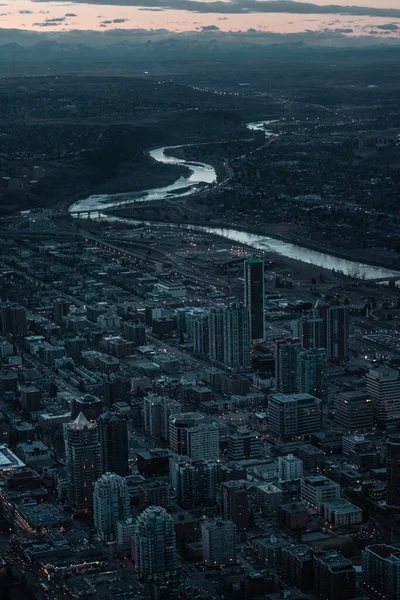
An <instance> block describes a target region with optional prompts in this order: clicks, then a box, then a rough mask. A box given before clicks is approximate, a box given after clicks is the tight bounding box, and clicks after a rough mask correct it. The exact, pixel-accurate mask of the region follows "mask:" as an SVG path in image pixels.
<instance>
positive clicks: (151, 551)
mask: <svg viewBox="0 0 400 600" xmlns="http://www.w3.org/2000/svg"><path fill="white" fill-rule="evenodd" d="M132 558H133V561H134V563H135V569H136V572H137V574H138V576H139V578H140V579H142V580H143V581H145V582H152V581H164V580H165V579H166V578H168V577H171V576H173V575H175V574H176V571H177V555H176V535H175V527H174V522H173V520H172V517H170V516H169V514H168V513H167V512H166V510H165V509H164V508H161V507H160V506H150V507H149V508H147V509H146V510H145V511H143V512H142V513H141V514H140V515H139V516H138V518H137V520H136V527H135V532H134V534H133V539H132Z"/></svg>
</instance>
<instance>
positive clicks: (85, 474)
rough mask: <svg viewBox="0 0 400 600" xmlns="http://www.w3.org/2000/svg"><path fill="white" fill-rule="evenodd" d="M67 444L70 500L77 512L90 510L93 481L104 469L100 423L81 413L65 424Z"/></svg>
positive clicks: (68, 497) (68, 496)
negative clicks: (102, 467) (91, 420)
mask: <svg viewBox="0 0 400 600" xmlns="http://www.w3.org/2000/svg"><path fill="white" fill-rule="evenodd" d="M64 443H65V456H66V459H67V499H68V502H69V504H70V505H71V506H72V508H73V509H74V510H76V511H85V512H87V511H91V510H92V508H93V492H94V484H95V482H96V481H97V480H98V478H99V477H100V475H101V472H102V471H101V449H100V443H99V439H98V427H97V424H96V423H90V421H88V420H87V419H86V417H85V415H84V414H83V413H82V412H81V413H79V415H78V416H77V418H76V419H75V421H73V422H72V423H65V424H64Z"/></svg>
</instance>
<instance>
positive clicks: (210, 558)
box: [201, 519, 236, 567]
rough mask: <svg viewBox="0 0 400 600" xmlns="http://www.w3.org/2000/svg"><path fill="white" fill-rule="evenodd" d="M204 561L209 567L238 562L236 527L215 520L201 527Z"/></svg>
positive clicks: (229, 523) (230, 523) (229, 522)
mask: <svg viewBox="0 0 400 600" xmlns="http://www.w3.org/2000/svg"><path fill="white" fill-rule="evenodd" d="M201 541H202V547H203V560H204V564H205V565H206V566H207V567H217V566H224V565H231V564H233V563H234V562H235V561H236V525H235V524H234V523H232V521H223V520H222V519H213V520H212V521H205V523H203V524H202V526H201Z"/></svg>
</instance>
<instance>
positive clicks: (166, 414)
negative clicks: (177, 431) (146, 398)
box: [160, 396, 182, 441]
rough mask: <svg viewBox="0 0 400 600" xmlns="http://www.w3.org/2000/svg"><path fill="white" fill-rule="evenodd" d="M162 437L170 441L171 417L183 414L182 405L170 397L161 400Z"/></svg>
mask: <svg viewBox="0 0 400 600" xmlns="http://www.w3.org/2000/svg"><path fill="white" fill-rule="evenodd" d="M160 401H161V437H162V439H163V440H165V441H168V439H169V418H170V416H171V415H177V414H179V413H181V412H182V404H181V403H180V402H178V401H177V400H174V399H173V398H169V397H168V396H162V397H161V399H160Z"/></svg>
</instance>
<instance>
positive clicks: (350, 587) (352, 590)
mask: <svg viewBox="0 0 400 600" xmlns="http://www.w3.org/2000/svg"><path fill="white" fill-rule="evenodd" d="M314 592H315V593H316V595H317V596H318V598H321V600H352V599H353V598H355V597H356V572H355V569H354V567H353V564H352V562H351V561H350V560H349V559H348V558H345V557H344V556H342V555H341V554H339V553H338V552H336V550H329V551H328V552H324V553H322V554H315V555H314Z"/></svg>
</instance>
